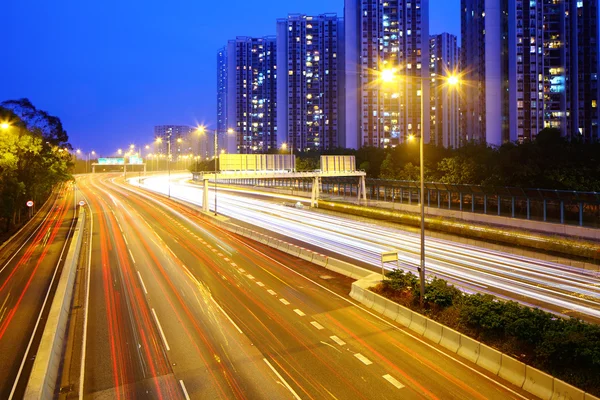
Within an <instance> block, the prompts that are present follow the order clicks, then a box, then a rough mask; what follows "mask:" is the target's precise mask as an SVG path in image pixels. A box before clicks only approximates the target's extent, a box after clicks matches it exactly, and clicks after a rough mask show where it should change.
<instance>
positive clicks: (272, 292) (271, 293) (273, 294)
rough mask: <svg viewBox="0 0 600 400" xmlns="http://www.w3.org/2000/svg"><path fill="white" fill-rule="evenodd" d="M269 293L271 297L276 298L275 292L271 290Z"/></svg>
mask: <svg viewBox="0 0 600 400" xmlns="http://www.w3.org/2000/svg"><path fill="white" fill-rule="evenodd" d="M267 293H269V294H270V295H271V296H275V295H276V294H277V293H275V292H274V291H272V290H271V289H269V290H267Z"/></svg>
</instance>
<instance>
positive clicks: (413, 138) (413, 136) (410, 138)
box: [408, 133, 415, 142]
mask: <svg viewBox="0 0 600 400" xmlns="http://www.w3.org/2000/svg"><path fill="white" fill-rule="evenodd" d="M413 140H415V135H414V134H413V133H411V134H410V135H408V141H409V142H412V141H413Z"/></svg>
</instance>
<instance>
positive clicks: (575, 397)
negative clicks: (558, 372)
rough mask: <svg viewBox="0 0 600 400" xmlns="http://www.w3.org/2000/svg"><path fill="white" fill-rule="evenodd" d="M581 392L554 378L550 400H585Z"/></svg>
mask: <svg viewBox="0 0 600 400" xmlns="http://www.w3.org/2000/svg"><path fill="white" fill-rule="evenodd" d="M584 396H585V393H584V392H583V390H580V389H577V388H576V387H575V386H571V385H569V384H568V383H566V382H563V381H561V380H560V379H556V378H554V393H553V394H552V400H585V399H584Z"/></svg>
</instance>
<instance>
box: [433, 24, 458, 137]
mask: <svg viewBox="0 0 600 400" xmlns="http://www.w3.org/2000/svg"><path fill="white" fill-rule="evenodd" d="M456 41H457V38H456V36H454V35H451V34H449V33H442V34H439V35H432V36H431V37H430V39H429V57H430V64H429V69H430V72H431V96H430V98H431V113H430V117H431V123H430V129H431V139H430V143H433V144H436V145H437V146H444V147H447V148H457V147H459V146H460V145H461V144H462V142H463V140H462V138H461V132H460V124H459V90H460V88H459V87H454V86H451V85H448V84H447V82H446V79H447V78H448V77H450V76H456V75H458V73H459V64H460V62H459V57H458V47H457V44H456Z"/></svg>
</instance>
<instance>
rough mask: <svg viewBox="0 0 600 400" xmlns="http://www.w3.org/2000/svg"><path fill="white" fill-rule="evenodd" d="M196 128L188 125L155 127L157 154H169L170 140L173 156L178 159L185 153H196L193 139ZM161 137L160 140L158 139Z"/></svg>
mask: <svg viewBox="0 0 600 400" xmlns="http://www.w3.org/2000/svg"><path fill="white" fill-rule="evenodd" d="M195 131H196V128H193V127H191V126H187V125H157V126H155V127H154V143H155V146H156V153H157V154H164V155H168V153H169V142H170V143H171V156H172V157H173V159H176V157H177V156H179V155H183V154H190V153H194V154H195V153H196V151H195V150H194V148H193V145H192V140H193V135H194V132H195ZM157 139H160V140H157Z"/></svg>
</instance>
